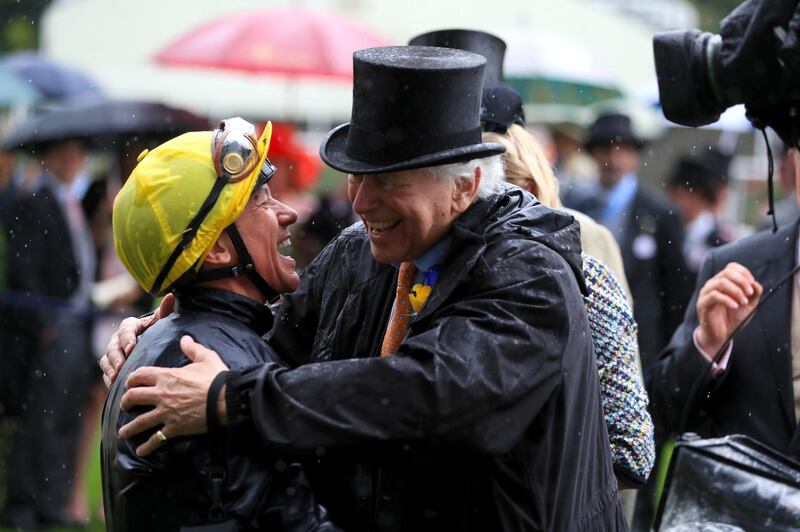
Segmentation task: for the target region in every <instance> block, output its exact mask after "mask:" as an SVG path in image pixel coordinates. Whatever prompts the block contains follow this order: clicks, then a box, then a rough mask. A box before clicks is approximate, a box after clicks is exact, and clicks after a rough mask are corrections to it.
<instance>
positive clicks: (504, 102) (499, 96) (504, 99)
mask: <svg viewBox="0 0 800 532" xmlns="http://www.w3.org/2000/svg"><path fill="white" fill-rule="evenodd" d="M481 123H483V130H484V131H490V132H493V133H505V132H506V131H508V128H509V127H510V126H511V124H517V125H518V126H523V127H524V126H525V111H524V110H523V109H522V97H521V96H520V95H519V93H517V91H515V90H514V89H512V88H511V87H509V86H507V85H497V86H496V87H485V88H484V89H483V97H482V98H481Z"/></svg>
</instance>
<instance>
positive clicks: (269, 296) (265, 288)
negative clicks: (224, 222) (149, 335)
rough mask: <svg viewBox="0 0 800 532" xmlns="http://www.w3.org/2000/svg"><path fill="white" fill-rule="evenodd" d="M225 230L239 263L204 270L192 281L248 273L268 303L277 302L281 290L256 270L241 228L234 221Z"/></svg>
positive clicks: (213, 279) (224, 277)
mask: <svg viewBox="0 0 800 532" xmlns="http://www.w3.org/2000/svg"><path fill="white" fill-rule="evenodd" d="M225 231H226V232H227V233H228V236H229V237H230V239H231V242H232V243H233V248H234V249H235V250H236V254H237V255H238V256H239V264H237V265H236V266H229V267H225V268H214V269H213V270H202V271H200V272H197V274H195V275H194V277H192V280H191V283H192V284H195V283H200V282H206V281H216V280H217V279H226V278H228V277H239V276H241V275H246V276H247V278H248V279H250V282H252V283H253V284H254V285H255V287H256V288H257V289H258V291H259V292H261V295H262V296H264V299H265V300H266V301H267V303H270V304H272V303H275V302H277V301H278V299H280V297H281V294H280V292H278V291H277V290H275V289H274V288H272V287H271V286H270V285H269V283H267V281H265V280H264V278H263V277H261V275H260V274H259V273H258V271H257V270H256V264H255V261H254V260H253V257H251V256H250V252H249V251H247V246H245V245H244V240H242V235H241V234H239V230H238V229H236V224H235V223H233V224H231V225H229V226H228V227H226V228H225Z"/></svg>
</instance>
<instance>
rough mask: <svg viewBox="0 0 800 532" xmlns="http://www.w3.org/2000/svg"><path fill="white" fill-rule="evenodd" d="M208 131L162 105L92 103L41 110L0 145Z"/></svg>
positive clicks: (200, 122)
mask: <svg viewBox="0 0 800 532" xmlns="http://www.w3.org/2000/svg"><path fill="white" fill-rule="evenodd" d="M206 129H209V122H208V119H206V118H203V117H200V116H197V115H195V114H192V113H190V112H188V111H184V110H182V109H176V108H174V107H168V106H166V105H163V104H160V103H152V102H139V101H125V100H91V101H81V102H70V103H67V104H64V105H60V106H57V107H51V108H49V109H47V110H42V111H40V112H37V113H35V114H33V115H32V116H29V117H27V118H26V119H25V120H24V121H23V122H22V123H20V124H18V125H17V126H16V127H13V128H12V129H11V133H10V134H9V136H8V137H6V139H4V140H3V141H2V143H0V147H2V148H5V149H15V148H22V147H29V148H30V147H33V146H35V145H37V144H42V143H47V142H52V141H57V140H63V139H76V138H79V139H87V140H88V139H95V138H98V137H118V136H125V135H140V136H158V137H164V138H170V137H173V136H175V135H178V134H180V133H184V132H186V131H201V130H206Z"/></svg>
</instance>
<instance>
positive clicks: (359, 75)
mask: <svg viewBox="0 0 800 532" xmlns="http://www.w3.org/2000/svg"><path fill="white" fill-rule="evenodd" d="M485 64H486V59H484V58H483V57H481V56H479V55H477V54H473V53H470V52H464V51H461V50H449V49H445V48H432V47H426V46H387V47H383V48H368V49H366V50H359V51H357V52H356V53H355V54H353V111H352V114H351V119H350V122H349V123H347V124H342V125H341V126H339V127H337V128H335V129H333V130H332V131H331V132H330V133H328V136H327V137H325V140H323V141H322V144H321V145H320V148H319V154H320V157H321V158H322V160H323V161H324V162H325V164H327V165H328V166H330V167H332V168H335V169H336V170H339V171H341V172H347V173H352V174H378V173H384V172H394V171H397V170H410V169H413V168H424V167H428V166H438V165H443V164H448V163H455V162H464V161H468V160H471V159H478V158H481V157H489V156H491V155H497V154H500V153H503V152H504V151H505V148H503V147H502V146H501V145H499V144H492V143H482V142H481V124H480V103H481V86H482V84H483V69H484V65H485Z"/></svg>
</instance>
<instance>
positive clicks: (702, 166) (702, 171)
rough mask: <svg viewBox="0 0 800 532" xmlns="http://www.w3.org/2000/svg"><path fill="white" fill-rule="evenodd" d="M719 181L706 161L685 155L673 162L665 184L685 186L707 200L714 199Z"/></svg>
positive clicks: (718, 187)
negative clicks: (670, 173) (673, 165)
mask: <svg viewBox="0 0 800 532" xmlns="http://www.w3.org/2000/svg"><path fill="white" fill-rule="evenodd" d="M721 183H722V181H721V180H720V179H719V177H718V176H717V175H715V172H714V171H713V169H712V168H711V167H710V166H709V165H708V163H707V162H706V161H704V160H702V159H701V158H699V157H692V156H685V157H681V158H680V159H679V160H678V162H677V163H676V164H675V167H674V168H673V169H672V175H671V176H670V178H669V181H668V182H667V186H669V187H680V188H686V189H689V190H692V191H694V192H697V193H698V194H700V195H701V196H703V197H704V198H705V199H707V200H708V201H714V200H716V198H717V194H718V193H719V189H720V185H721Z"/></svg>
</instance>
